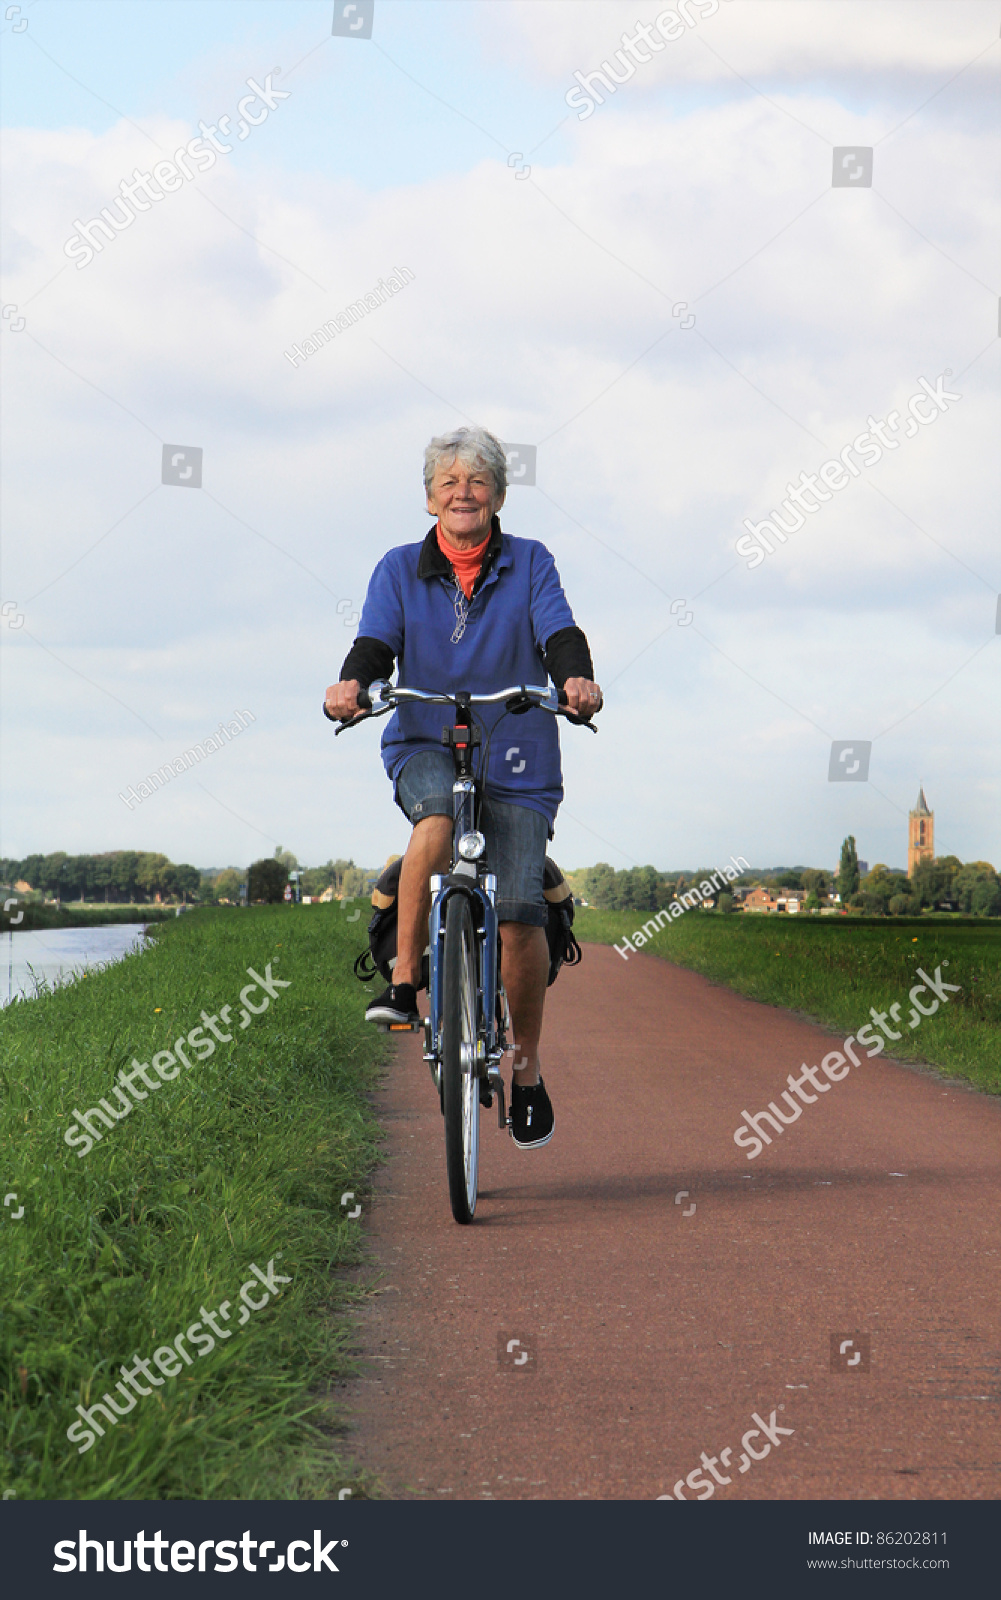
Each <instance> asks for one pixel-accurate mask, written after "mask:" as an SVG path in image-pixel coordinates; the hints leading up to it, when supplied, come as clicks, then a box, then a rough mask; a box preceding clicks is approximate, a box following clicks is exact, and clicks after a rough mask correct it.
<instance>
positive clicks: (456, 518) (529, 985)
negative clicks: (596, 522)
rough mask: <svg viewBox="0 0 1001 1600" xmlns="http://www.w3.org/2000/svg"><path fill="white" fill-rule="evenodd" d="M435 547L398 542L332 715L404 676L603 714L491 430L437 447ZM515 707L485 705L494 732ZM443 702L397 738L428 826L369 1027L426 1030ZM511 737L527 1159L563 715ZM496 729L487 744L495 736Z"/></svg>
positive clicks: (503, 763)
mask: <svg viewBox="0 0 1001 1600" xmlns="http://www.w3.org/2000/svg"><path fill="white" fill-rule="evenodd" d="M424 487H425V490H426V494H427V508H428V511H429V512H430V513H431V514H432V516H434V517H435V518H436V519H437V520H436V522H435V525H434V527H432V528H431V529H430V531H429V532H428V534H427V536H426V538H425V539H423V540H422V541H420V542H419V543H416V544H404V545H398V546H397V547H396V548H395V549H394V550H390V551H389V553H388V554H387V555H385V556H384V557H383V558H382V560H381V561H380V562H379V565H378V566H377V567H376V569H375V572H374V573H373V574H372V580H371V582H370V584H369V587H368V594H367V595H366V597H365V606H364V609H363V611H362V614H361V619H360V623H359V633H358V637H357V638H356V640H355V642H354V644H353V645H352V647H351V649H350V650H349V651H348V654H347V657H346V659H345V661H344V664H343V666H342V667H341V680H340V682H339V683H337V684H334V685H333V686H332V687H331V688H329V689H328V690H327V694H326V709H327V712H328V715H330V716H332V717H339V718H347V717H351V716H353V715H355V714H356V713H357V712H358V691H359V689H361V688H366V689H367V688H368V686H369V684H370V683H372V682H373V680H374V679H376V678H388V677H389V676H390V675H391V673H392V670H393V662H394V660H398V661H399V668H400V671H399V682H400V684H401V685H406V686H409V687H411V688H417V689H437V690H441V691H443V692H446V693H454V692H456V691H458V690H460V689H463V690H468V691H469V693H471V694H491V693H494V692H496V691H497V690H498V689H504V688H506V687H507V686H508V685H509V684H514V683H544V682H545V681H546V675H547V674H548V676H549V677H551V678H552V679H553V682H554V683H555V684H556V685H557V687H558V688H560V689H564V690H565V691H566V697H567V703H568V705H569V706H570V707H571V709H572V710H574V711H576V712H577V713H578V715H580V716H582V717H585V718H586V717H590V716H591V715H592V714H593V713H594V712H595V711H597V710H599V709H600V707H601V690H600V689H599V688H598V685H597V684H596V683H594V682H593V681H592V679H593V676H594V668H593V667H592V665H591V652H590V650H589V649H588V644H587V640H586V639H585V637H584V635H583V633H582V632H581V630H580V629H579V628H578V627H577V626H576V624H575V623H574V619H573V613H572V612H571V610H570V607H569V605H568V604H567V600H566V596H565V595H564V593H563V589H562V586H561V584H560V579H559V574H558V573H557V571H556V563H555V562H554V560H553V558H552V556H551V555H550V553H549V551H548V550H547V549H546V547H545V545H543V544H540V543H539V542H538V540H536V539H519V538H514V537H512V535H511V534H509V533H502V532H501V525H500V521H499V518H498V512H499V511H500V508H501V506H502V505H503V504H504V496H505V492H506V488H507V462H506V458H505V455H504V447H503V445H501V444H500V443H499V442H498V441H497V440H496V439H495V438H494V437H493V435H492V434H490V433H487V432H485V430H484V429H482V428H458V429H457V430H456V431H455V432H454V433H448V434H445V435H443V436H442V437H441V438H438V439H432V440H431V443H430V444H429V445H428V447H427V449H426V450H425V452H424ZM503 712H504V708H503V706H502V705H497V706H496V707H494V706H482V707H479V708H477V720H478V721H479V722H480V723H481V724H482V726H483V727H484V730H486V729H489V728H491V727H492V726H493V725H494V723H495V722H496V721H497V720H498V718H499V717H500V716H501V715H503ZM441 727H442V717H441V707H440V706H429V705H417V704H409V705H405V706H401V707H399V708H398V709H397V710H396V711H395V713H394V714H393V716H392V717H391V718H390V719H389V721H388V723H387V726H386V729H385V732H384V733H383V736H382V756H383V762H384V764H385V767H386V771H387V773H388V775H389V777H390V778H391V779H392V782H393V798H394V799H395V801H396V803H397V805H398V806H399V807H400V808H401V810H402V811H403V812H404V814H405V816H406V817H407V819H408V820H409V821H410V822H411V823H412V824H413V833H412V835H411V838H410V843H409V845H408V847H407V852H406V855H405V857H404V860H403V867H402V869H401V872H400V888H399V900H398V918H399V922H398V935H397V959H396V965H395V967H394V969H393V979H394V981H393V983H392V984H391V985H390V987H389V988H388V989H387V990H386V991H385V992H384V993H383V994H381V995H380V996H379V998H378V999H377V1000H373V1001H372V1003H371V1005H370V1006H369V1007H368V1010H367V1011H366V1013H365V1017H366V1020H367V1021H372V1022H408V1021H414V1022H415V1021H417V1019H418V1016H419V1012H418V1009H417V990H416V985H417V984H418V983H419V982H420V972H421V958H422V955H423V951H424V948H425V945H426V944H427V928H428V916H429V914H430V909H431V892H430V884H429V879H430V877H431V874H432V873H435V872H445V871H446V870H447V868H448V863H449V857H450V850H451V842H452V780H453V772H452V757H451V753H450V751H448V750H446V749H443V748H442V744H441ZM512 727H513V729H514V731H512V734H511V738H510V739H505V738H504V737H501V738H499V739H498V740H497V748H496V749H494V747H493V745H491V752H490V767H489V771H488V773H487V788H486V793H485V797H484V802H483V810H482V821H481V827H482V830H483V833H484V835H485V837H486V841H487V850H488V855H489V859H490V864H491V869H492V870H493V871H494V872H495V873H496V875H497V915H498V920H499V922H500V926H501V939H502V958H501V973H502V977H503V981H504V987H505V989H506V991H507V996H508V1003H509V1005H510V1008H511V1023H512V1029H513V1033H514V1047H515V1052H514V1059H515V1068H514V1082H513V1085H512V1093H511V1133H512V1136H513V1138H514V1141H515V1143H516V1144H517V1145H518V1146H519V1148H520V1149H523V1150H529V1149H535V1148H536V1147H538V1146H541V1145H544V1144H548V1142H549V1140H550V1139H551V1138H552V1135H553V1127H554V1117H553V1108H552V1103H551V1101H550V1099H549V1096H548V1094H547V1093H546V1088H545V1084H544V1083H543V1081H542V1078H541V1076H540V1073H539V1053H538V1052H539V1035H540V1033H541V1031H542V1012H543V1007H544V1005H545V998H546V980H547V977H548V973H549V948H548V944H547V941H546V934H545V924H546V902H545V899H544V897H543V892H542V885H543V869H544V865H545V856H546V843H547V840H549V839H551V838H552V836H553V822H554V820H555V817H556V812H557V809H558V807H559V804H560V801H561V800H562V798H563V781H562V771H561V767H560V746H559V735H558V732H557V726H556V718H555V717H552V716H550V715H549V714H548V713H547V712H544V711H539V710H531V711H528V712H526V713H525V714H524V715H522V716H519V718H518V720H517V723H516V724H513V725H512ZM485 736H486V735H485V734H484V737H485Z"/></svg>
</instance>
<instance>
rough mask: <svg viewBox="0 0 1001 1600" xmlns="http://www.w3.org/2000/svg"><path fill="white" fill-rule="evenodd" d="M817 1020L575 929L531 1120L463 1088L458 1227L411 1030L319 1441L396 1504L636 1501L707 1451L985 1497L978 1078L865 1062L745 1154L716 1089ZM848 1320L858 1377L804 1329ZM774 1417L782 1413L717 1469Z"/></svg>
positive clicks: (993, 1405)
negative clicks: (335, 1408)
mask: <svg viewBox="0 0 1001 1600" xmlns="http://www.w3.org/2000/svg"><path fill="white" fill-rule="evenodd" d="M887 998H888V1001H889V1000H890V999H893V998H895V997H894V996H888V997H887ZM859 1020H860V1023H861V1021H862V1018H861V1017H860V1019H859ZM837 1043H838V1041H837V1040H836V1039H833V1038H832V1036H831V1035H830V1034H829V1033H827V1032H826V1031H824V1030H822V1029H820V1028H817V1027H815V1026H813V1025H811V1024H810V1023H807V1022H804V1021H802V1020H800V1019H798V1018H797V1017H795V1016H793V1015H791V1014H789V1013H787V1012H783V1011H779V1010H776V1009H774V1008H772V1007H769V1006H763V1005H759V1004H757V1003H755V1002H753V1001H749V1000H745V999H743V998H741V997H740V996H738V995H734V994H732V993H730V992H728V991H727V990H725V989H721V988H716V987H714V986H712V985H711V984H709V983H708V982H707V981H706V980H705V979H703V978H701V977H699V976H698V975H696V974H694V973H691V972H687V971H685V970H683V969H681V968H678V967H672V966H670V965H668V964H667V963H666V962H664V961H661V960H659V959H657V958H656V957H652V956H642V955H634V956H630V958H629V960H628V962H624V961H623V960H622V958H621V957H620V956H619V955H617V954H616V953H615V952H614V951H613V950H611V949H610V948H608V947H604V946H595V945H587V946H585V949H584V961H583V964H582V966H580V967H579V968H576V969H570V970H567V969H564V971H563V973H562V974H561V976H560V979H559V981H558V983H557V984H556V986H555V987H554V988H553V989H552V990H551V991H550V993H549V997H548V1001H547V1007H546V1022H545V1028H544V1033H543V1048H542V1060H543V1073H544V1075H545V1078H546V1083H547V1086H548V1087H549V1089H550V1092H551V1094H552V1098H553V1103H554V1105H555V1108H556V1118H557V1124H556V1136H555V1138H554V1139H553V1141H552V1143H551V1144H550V1145H549V1146H547V1147H546V1148H545V1149H544V1150H541V1151H536V1152H532V1153H530V1154H529V1153H523V1152H520V1151H518V1150H517V1149H515V1147H514V1145H513V1144H512V1142H511V1140H510V1137H509V1136H508V1135H507V1134H506V1133H501V1132H500V1131H499V1130H498V1128H497V1123H496V1113H495V1112H491V1113H484V1115H483V1120H482V1122H481V1173H480V1179H481V1190H480V1201H479V1206H478V1209H477V1215H476V1221H475V1223H474V1224H473V1225H472V1226H471V1227H468V1228H460V1227H458V1226H457V1225H456V1224H455V1223H454V1222H453V1221H452V1219H451V1214H450V1211H449V1206H448V1196H447V1189H446V1183H445V1171H444V1148H443V1137H442V1125H441V1116H440V1112H439V1110H438V1104H437V1098H436V1096H435V1093H434V1089H433V1086H432V1083H431V1079H430V1076H429V1074H428V1070H427V1068H426V1066H425V1065H424V1064H423V1062H422V1060H421V1048H420V1042H419V1039H418V1037H417V1036H407V1037H406V1038H405V1040H403V1041H402V1042H401V1044H400V1046H399V1049H398V1054H397V1056H396V1059H395V1060H394V1062H393V1063H392V1064H391V1066H390V1069H389V1072H388V1075H387V1079H386V1084H385V1088H384V1090H383V1091H382V1092H381V1094H380V1096H379V1106H380V1114H381V1116H382V1118H383V1120H384V1125H385V1127H386V1129H387V1132H388V1142H387V1152H386V1153H387V1160H386V1164H385V1165H384V1166H383V1167H382V1168H381V1169H380V1170H379V1172H378V1173H377V1174H376V1181H375V1190H374V1193H373V1195H372V1197H371V1199H370V1200H369V1201H367V1203H366V1208H365V1214H364V1221H365V1226H366V1230H367V1237H368V1240H369V1243H370V1246H371V1249H372V1252H373V1262H374V1265H375V1267H376V1269H377V1271H381V1277H380V1278H379V1280H378V1281H379V1283H380V1285H381V1292H380V1293H378V1294H376V1295H374V1296H373V1298H372V1299H371V1301H369V1302H368V1303H367V1305H366V1308H365V1309H364V1311H363V1312H362V1314H361V1318H360V1322H359V1343H360V1346H361V1348H362V1349H363V1351H364V1362H363V1368H362V1371H363V1376H362V1377H361V1378H360V1379H358V1380H357V1381H354V1382H352V1383H350V1384H348V1385H346V1386H345V1388H344V1391H343V1395H342V1398H343V1401H344V1407H345V1411H346V1414H347V1417H348V1420H349V1424H350V1428H351V1431H350V1432H349V1434H348V1435H347V1437H346V1439H345V1441H344V1447H345V1453H350V1454H352V1455H353V1457H354V1459H355V1461H356V1462H357V1463H358V1464H359V1465H361V1466H363V1467H365V1468H367V1469H369V1470H370V1471H373V1472H375V1473H377V1474H378V1475H379V1477H380V1479H381V1481H382V1484H383V1488H384V1492H385V1493H386V1494H388V1495H389V1496H390V1497H391V1498H429V1499H479V1498H486V1499H491V1498H492V1499H579V1498H594V1499H611V1498H627V1499H652V1498H655V1497H656V1496H659V1495H664V1494H670V1493H671V1492H672V1490H673V1487H674V1485H675V1484H676V1483H678V1482H679V1481H680V1480H682V1479H684V1478H686V1477H687V1476H688V1474H689V1473H690V1472H692V1471H693V1470H694V1469H695V1468H696V1467H698V1466H699V1464H700V1455H701V1453H702V1452H703V1451H705V1452H707V1454H708V1455H709V1456H710V1457H720V1454H721V1452H722V1451H723V1450H724V1449H725V1448H726V1447H730V1449H731V1451H732V1456H731V1457H730V1458H728V1459H729V1466H724V1465H723V1464H722V1463H721V1464H719V1465H718V1466H717V1471H719V1472H720V1473H721V1475H722V1476H724V1477H730V1479H731V1482H730V1483H729V1484H728V1485H719V1486H717V1487H716V1489H715V1493H716V1496H717V1497H723V1498H731V1497H734V1496H737V1497H740V1498H744V1499H764V1500H771V1499H789V1498H793V1499H810V1498H834V1499H923V1498H945V1499H995V1498H998V1497H999V1496H1001V1428H999V1409H1001V1327H999V1322H1001V1315H999V1311H1001V1295H999V1280H1001V1273H999V1267H1001V1244H999V1233H1001V1226H999V1216H1001V1207H999V1198H1001V1102H999V1101H995V1100H993V1099H991V1098H989V1097H987V1096H984V1095H979V1094H976V1093H975V1092H973V1091H972V1090H968V1089H965V1088H963V1087H962V1086H961V1085H958V1084H955V1083H948V1082H943V1081H940V1080H939V1079H938V1078H936V1077H934V1076H931V1075H928V1074H922V1073H918V1072H915V1071H912V1070H908V1069H906V1068H904V1067H900V1066H897V1065H895V1064H893V1063H892V1062H886V1061H884V1060H883V1058H876V1059H875V1060H873V1061H871V1062H866V1059H865V1057H864V1056H863V1057H862V1060H863V1065H862V1067H861V1068H860V1069H859V1070H853V1071H852V1073H851V1075H850V1076H849V1077H848V1078H847V1079H845V1080H844V1081H843V1082H841V1083H839V1084H836V1085H834V1086H833V1087H832V1089H831V1091H830V1092H829V1093H828V1094H825V1095H824V1096H823V1097H822V1098H821V1099H819V1100H818V1102H817V1104H815V1105H810V1106H805V1107H804V1109H803V1114H802V1116H801V1117H800V1119H799V1120H798V1121H797V1122H796V1123H794V1124H793V1125H792V1126H791V1127H789V1128H787V1129H786V1131H785V1133H784V1134H783V1135H782V1137H781V1138H776V1139H775V1141H774V1143H773V1144H772V1145H771V1146H770V1147H769V1148H766V1149H765V1150H764V1151H763V1152H762V1154H761V1155H760V1156H759V1157H757V1159H756V1160H753V1161H750V1162H749V1161H748V1160H747V1159H746V1156H745V1154H744V1153H743V1152H742V1151H741V1150H739V1149H738V1148H737V1146H735V1145H734V1143H733V1131H734V1129H735V1127H736V1126H737V1124H738V1122H739V1121H740V1115H741V1111H742V1110H743V1108H744V1107H747V1108H748V1109H749V1110H751V1111H758V1110H760V1109H762V1108H763V1107H764V1106H765V1105H767V1103H768V1101H769V1100H771V1099H778V1097H779V1094H780V1091H781V1090H782V1088H783V1087H785V1084H786V1077H787V1074H788V1073H789V1072H795V1073H797V1074H798V1073H799V1071H800V1068H801V1064H802V1063H809V1064H811V1065H819V1062H820V1059H821V1057H822V1056H823V1055H825V1054H826V1053H827V1052H829V1051H830V1050H832V1049H834V1048H835V1047H836V1044H837ZM896 1174H902V1176H896ZM681 1190H687V1191H688V1196H687V1198H682V1199H681V1201H680V1203H676V1197H677V1195H678V1193H679V1191H681ZM693 1203H694V1205H695V1211H694V1213H692V1214H690V1215H688V1216H686V1215H684V1212H685V1211H686V1210H687V1209H688V1208H689V1207H690V1206H691V1205H692V1204H693ZM856 1330H858V1331H860V1332H864V1333H867V1334H868V1335H869V1340H870V1365H869V1370H868V1371H863V1370H861V1369H856V1370H854V1371H848V1370H846V1371H839V1372H832V1371H831V1370H830V1336H831V1334H832V1333H836V1334H838V1335H839V1336H842V1337H845V1338H847V1337H851V1335H852V1334H853V1333H855V1332H856ZM513 1339H518V1340H520V1341H521V1344H520V1345H517V1346H515V1347H514V1348H513V1350H512V1353H511V1357H510V1358H508V1357H507V1356H506V1349H507V1343H508V1341H509V1340H513ZM840 1342H841V1339H840V1337H839V1339H838V1343H839V1344H840ZM860 1343H861V1341H859V1340H856V1346H857V1345H859V1344H860ZM499 1348H500V1349H502V1350H503V1351H504V1352H505V1364H501V1362H500V1360H499V1358H498V1350H499ZM526 1348H527V1349H529V1350H530V1352H531V1357H530V1359H529V1361H528V1362H527V1363H525V1364H523V1365H521V1366H514V1365H509V1364H507V1361H508V1360H513V1359H514V1358H515V1357H516V1356H518V1355H521V1354H523V1352H524V1350H525V1349H526ZM846 1358H847V1353H846ZM782 1408H784V1409H782ZM773 1411H775V1412H776V1421H777V1423H778V1424H779V1425H780V1426H782V1427H787V1428H792V1429H793V1430H794V1431H793V1433H792V1434H790V1435H786V1436H783V1435H775V1436H774V1437H775V1438H777V1439H778V1441H779V1442H778V1443H777V1444H774V1445H772V1446H771V1447H769V1449H768V1453H767V1455H765V1456H764V1458H763V1459H760V1460H758V1461H756V1462H752V1463H751V1464H750V1465H749V1467H748V1468H747V1469H746V1470H745V1471H744V1472H743V1473H740V1472H738V1471H737V1470H736V1469H737V1467H738V1466H739V1464H740V1461H741V1459H742V1458H743V1459H745V1460H747V1459H748V1457H747V1455H746V1454H745V1453H744V1448H743V1447H742V1445H741V1439H742V1436H743V1435H744V1434H745V1433H746V1432H747V1430H749V1429H752V1428H754V1427H756V1426H757V1424H756V1423H755V1422H754V1421H753V1420H752V1417H753V1414H754V1413H757V1414H758V1417H759V1418H761V1419H763V1421H764V1422H765V1423H770V1419H771V1413H772V1412H773ZM749 1442H750V1445H751V1447H752V1449H753V1450H756V1451H757V1452H758V1453H759V1454H761V1452H762V1451H763V1450H764V1447H765V1443H766V1437H765V1436H763V1435H761V1434H760V1433H759V1434H758V1435H756V1436H751V1438H750V1441H749ZM702 1492H703V1493H704V1491H702ZM682 1493H683V1494H684V1496H685V1497H686V1498H687V1499H694V1498H696V1497H697V1493H698V1487H697V1486H696V1488H690V1487H686V1486H684V1485H683V1486H682ZM898 1520H899V1519H898Z"/></svg>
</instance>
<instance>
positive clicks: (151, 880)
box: [136, 850, 170, 900]
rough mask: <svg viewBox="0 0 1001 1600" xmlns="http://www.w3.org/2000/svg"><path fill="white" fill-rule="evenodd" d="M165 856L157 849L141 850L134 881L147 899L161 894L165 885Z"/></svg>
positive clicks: (166, 864)
mask: <svg viewBox="0 0 1001 1600" xmlns="http://www.w3.org/2000/svg"><path fill="white" fill-rule="evenodd" d="M169 866H170V862H169V861H168V860H167V857H166V856H165V855H163V854H162V853H161V852H160V851H158V850H143V851H142V853H141V854H140V856H139V862H138V866H137V869H136V882H137V884H138V886H139V888H140V889H141V890H142V891H143V893H144V894H145V895H146V898H147V899H148V900H152V899H155V897H156V896H157V895H158V894H160V895H162V894H163V892H164V890H165V888H166V886H167V880H166V878H165V872H166V869H167V868H168V867H169Z"/></svg>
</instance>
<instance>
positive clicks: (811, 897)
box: [803, 889, 820, 911]
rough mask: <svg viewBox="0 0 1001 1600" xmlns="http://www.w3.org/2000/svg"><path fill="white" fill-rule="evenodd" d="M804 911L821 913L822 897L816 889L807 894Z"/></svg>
mask: <svg viewBox="0 0 1001 1600" xmlns="http://www.w3.org/2000/svg"><path fill="white" fill-rule="evenodd" d="M803 910H804V911H819V910H820V896H819V895H818V894H817V891H816V889H810V890H809V891H808V892H807V896H806V899H805V900H804V901H803Z"/></svg>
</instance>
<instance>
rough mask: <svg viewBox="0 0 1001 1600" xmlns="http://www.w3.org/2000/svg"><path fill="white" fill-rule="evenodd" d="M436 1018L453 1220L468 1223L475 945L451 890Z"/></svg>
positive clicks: (465, 912) (475, 1130) (475, 1101)
mask: <svg viewBox="0 0 1001 1600" xmlns="http://www.w3.org/2000/svg"><path fill="white" fill-rule="evenodd" d="M443 966H444V973H443V976H444V985H443V988H444V994H443V996H442V1019H441V1034H442V1045H441V1078H442V1107H443V1110H444V1113H445V1167H446V1171H447V1172H448V1193H449V1199H450V1200H451V1203H452V1215H453V1217H454V1218H455V1220H456V1222H472V1220H473V1214H474V1212H475V1210H476V1181H477V1172H478V1168H479V1154H480V1092H479V1091H480V1086H479V1080H478V1078H477V1075H476V1012H477V1007H476V989H477V982H476V969H477V960H476V945H475V935H474V933H473V919H472V917H471V915H470V911H469V901H468V900H467V899H466V896H465V895H464V894H453V895H452V896H451V898H450V899H449V902H448V905H447V907H446V909H445V953H444V962H443Z"/></svg>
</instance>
